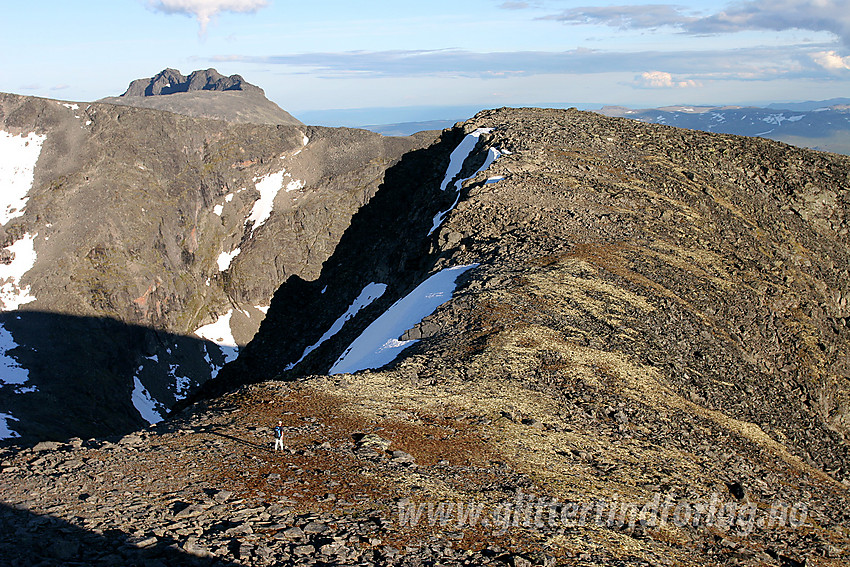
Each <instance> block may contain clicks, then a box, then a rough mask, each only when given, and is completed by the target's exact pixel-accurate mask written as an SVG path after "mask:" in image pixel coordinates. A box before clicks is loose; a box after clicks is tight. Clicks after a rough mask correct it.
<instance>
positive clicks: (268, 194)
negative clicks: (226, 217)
mask: <svg viewBox="0 0 850 567" xmlns="http://www.w3.org/2000/svg"><path fill="white" fill-rule="evenodd" d="M284 173H285V171H283V170H281V171H278V172H277V173H269V174H268V175H266V176H265V177H262V178H257V177H255V178H254V181H255V182H256V187H257V191H259V192H260V198H259V199H257V202H256V203H254V207H253V208H252V209H251V214H250V215H249V216H248V218H247V219H246V220H245V224H246V225H247V224H248V223H250V222H253V223H254V225H253V226H252V227H251V232H252V233H253V232H254V231H255V230H257V229H258V228H260V227H261V226H262V225H263V223H265V222H266V221H267V220H268V218H269V216H270V215H271V214H272V209H273V208H274V199H275V197H277V194H278V193H279V192H280V188H281V187H282V186H283V174H284Z"/></svg>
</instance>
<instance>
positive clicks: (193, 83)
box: [121, 68, 265, 97]
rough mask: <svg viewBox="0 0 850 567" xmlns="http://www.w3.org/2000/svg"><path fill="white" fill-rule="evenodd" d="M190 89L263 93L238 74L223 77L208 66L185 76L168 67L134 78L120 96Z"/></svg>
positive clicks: (153, 94)
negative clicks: (147, 75) (151, 75)
mask: <svg viewBox="0 0 850 567" xmlns="http://www.w3.org/2000/svg"><path fill="white" fill-rule="evenodd" d="M190 91H243V92H254V93H259V94H265V93H263V89H261V88H260V87H258V86H255V85H252V84H251V83H249V82H248V81H246V80H245V79H243V78H242V77H241V76H240V75H231V76H229V77H225V76H224V75H222V74H221V73H219V72H218V71H216V70H215V69H212V68H210V69H205V70H199V71H193V72H192V73H191V74H189V76H188V77H186V76H185V75H183V74H182V73H181V72H180V71H178V70H177V69H171V68H168V69H164V70H163V71H160V72H159V73H157V74H156V75H155V76H153V77H150V78H147V79H136V80H135V81H133V82H131V83H130V86H129V87H128V88H127V91H126V92H124V94H122V95H121V96H122V97H131V96H158V95H170V94H175V93H185V92H190Z"/></svg>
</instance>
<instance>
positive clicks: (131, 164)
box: [0, 95, 426, 439]
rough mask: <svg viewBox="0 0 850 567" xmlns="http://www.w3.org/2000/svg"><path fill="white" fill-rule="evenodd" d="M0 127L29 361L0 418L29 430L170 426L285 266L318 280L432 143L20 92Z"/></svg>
mask: <svg viewBox="0 0 850 567" xmlns="http://www.w3.org/2000/svg"><path fill="white" fill-rule="evenodd" d="M0 130H2V131H3V132H2V136H3V143H4V144H6V145H8V146H9V151H8V152H6V153H4V156H6V157H8V159H9V160H10V162H9V163H8V164H5V166H4V169H3V173H4V175H6V178H4V180H3V182H4V184H5V185H4V187H9V188H11V189H14V190H15V191H18V192H19V193H20V198H18V199H17V200H16V201H14V202H12V201H10V202H8V203H5V204H4V206H5V207H6V209H5V217H4V219H3V226H2V233H0V234H2V237H3V245H4V249H3V254H4V259H5V261H6V262H7V264H6V269H5V271H3V272H2V274H0V276H2V277H3V278H4V279H3V283H4V284H5V285H4V287H3V290H4V294H3V297H2V300H3V302H4V310H5V311H7V313H6V314H4V318H5V319H6V322H7V324H5V329H6V332H7V333H11V336H10V337H9V341H8V342H7V343H6V344H5V346H4V352H5V353H6V356H7V360H8V363H7V364H8V365H9V366H10V367H16V366H21V367H22V369H20V371H16V372H17V374H16V377H14V378H6V379H5V380H4V386H3V387H2V388H0V405H2V408H0V413H4V414H6V415H11V416H13V417H12V418H10V419H7V423H8V424H9V427H10V428H11V430H12V431H14V432H16V433H17V434H19V435H21V436H22V439H33V438H36V439H37V438H45V437H46V438H51V437H56V436H60V437H64V438H67V437H68V436H73V435H84V436H90V435H94V434H106V433H108V432H110V431H122V430H123V431H126V430H128V428H131V426H132V427H135V426H138V425H139V424H141V423H143V422H142V421H141V417H140V416H139V412H140V411H141V412H142V413H143V414H145V417H146V418H148V419H159V418H160V415H162V414H164V413H165V411H167V408H168V407H170V406H171V405H172V404H173V403H174V402H175V401H176V400H178V399H180V398H182V397H183V396H185V395H186V393H187V392H188V391H190V390H192V389H193V388H195V387H197V385H198V384H199V383H201V382H203V381H204V380H206V379H208V378H209V377H210V376H212V375H214V374H215V373H216V372H217V371H218V368H220V367H221V366H222V365H223V364H224V362H225V361H226V360H228V359H231V358H233V356H235V347H236V346H237V345H241V344H245V343H246V342H248V340H250V338H251V337H252V336H253V334H254V332H255V331H256V329H257V327H258V326H259V322H260V321H261V320H262V318H263V316H264V311H265V309H266V308H267V307H268V305H269V301H270V299H271V296H272V294H273V293H274V291H275V290H276V289H277V288H278V287H279V285H280V284H281V283H282V282H283V281H284V280H285V279H286V278H287V277H289V276H290V275H292V274H300V275H301V276H303V277H305V278H311V277H314V275H315V273H316V272H317V270H318V266H320V265H321V263H322V262H323V261H324V260H325V259H326V258H327V257H328V256H329V255H330V254H331V252H332V251H333V249H334V247H335V244H336V242H337V241H338V239H339V237H340V235H341V234H342V232H343V231H344V230H345V228H346V227H347V226H348V223H349V220H350V217H351V215H352V214H353V213H354V212H355V211H356V210H358V209H359V208H360V206H361V205H362V204H363V203H365V202H367V201H368V200H369V199H370V197H371V196H372V194H373V193H374V192H375V190H376V188H377V186H378V185H379V183H380V182H381V179H382V177H383V172H384V170H385V169H386V168H387V167H388V166H390V165H391V164H392V163H394V162H395V161H396V160H398V159H399V157H400V156H401V155H402V154H403V153H405V152H406V151H408V150H409V149H411V148H414V147H416V146H417V145H419V144H421V143H423V142H425V141H426V140H425V139H424V138H420V139H413V138H407V139H390V138H382V137H380V136H379V135H377V134H372V133H369V132H365V131H353V130H351V131H348V130H336V129H327V128H307V127H304V126H256V125H237V124H232V123H225V122H219V121H211V120H201V119H193V118H188V117H185V116H179V115H176V114H171V113H164V112H158V111H154V110H145V109H137V108H129V107H120V106H114V105H109V104H99V103H97V104H90V105H86V104H74V103H63V102H58V101H52V100H44V99H36V98H30V97H19V96H15V95H2V98H0ZM27 172H28V173H27ZM30 320H32V321H31V322H30ZM33 327H34V328H39V329H45V328H48V329H51V331H50V332H49V333H35V332H32V331H31V330H28V329H30V328H33ZM66 327H67V328H66ZM84 329H88V331H85V330H84ZM116 329H123V330H121V331H119V330H116ZM24 335H26V336H27V339H26V341H23V340H19V336H20V337H23V336H24ZM184 337H185V338H184ZM204 339H208V340H204ZM210 341H212V342H210ZM177 343H180V344H181V345H183V346H181V347H179V348H178V347H177V346H176V345H177ZM214 343H215V344H214ZM72 352H75V354H74V356H75V357H76V358H74V360H70V359H69V358H68V357H69V356H71V354H70V353H72ZM60 353H61V355H60ZM46 360H50V362H49V363H47V362H45V361H46ZM108 361H112V362H108ZM89 364H91V365H93V367H92V368H87V367H88V365H89ZM88 370H91V372H89V371H88ZM80 388H83V389H85V390H86V391H97V392H101V394H99V395H101V396H103V397H105V398H107V399H109V400H110V401H109V402H108V403H107V402H97V403H95V402H93V401H92V399H91V397H90V394H85V395H83V394H80V393H79V392H80ZM131 399H134V400H135V402H136V403H135V405H134V404H132V403H131V402H130V400H131ZM23 400H26V402H24V401H23ZM60 400H61V402H60ZM60 403H61V404H70V406H65V407H67V408H69V409H70V411H64V412H58V409H59V407H60V406H59V404H60ZM24 407H26V408H30V409H24ZM93 408H98V409H93ZM33 411H34V412H36V413H37V414H38V415H37V416H36V415H34V414H32V412H33ZM57 412H58V413H57ZM146 412H147V413H146ZM25 414H26V415H25ZM51 414H52V415H51ZM95 415H97V417H95ZM15 420H17V421H15Z"/></svg>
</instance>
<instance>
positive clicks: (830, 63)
mask: <svg viewBox="0 0 850 567" xmlns="http://www.w3.org/2000/svg"><path fill="white" fill-rule="evenodd" d="M812 59H814V61H815V63H817V64H818V65H820V66H821V67H823V68H824V69H828V70H830V71H842V70H844V69H850V57H842V56H840V55H839V54H838V53H836V52H835V51H819V52H817V53H812Z"/></svg>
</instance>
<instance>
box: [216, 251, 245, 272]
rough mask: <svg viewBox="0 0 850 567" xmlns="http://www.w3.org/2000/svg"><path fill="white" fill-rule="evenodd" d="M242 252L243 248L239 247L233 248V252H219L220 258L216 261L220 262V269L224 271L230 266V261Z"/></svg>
mask: <svg viewBox="0 0 850 567" xmlns="http://www.w3.org/2000/svg"><path fill="white" fill-rule="evenodd" d="M240 252H242V249H241V248H237V249H236V250H233V251H232V252H222V253H221V254H219V255H218V260H216V263H218V271H219V272H223V271H224V270H226V269H227V268H229V267H230V263H231V262H232V261H233V259H234V258H235V257H236V256H238V255H239V253H240Z"/></svg>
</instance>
